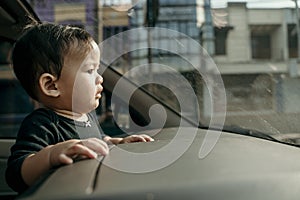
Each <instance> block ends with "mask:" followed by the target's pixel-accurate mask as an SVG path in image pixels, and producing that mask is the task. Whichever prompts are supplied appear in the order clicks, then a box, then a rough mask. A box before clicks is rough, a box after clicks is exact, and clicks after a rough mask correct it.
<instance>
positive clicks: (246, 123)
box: [0, 0, 300, 138]
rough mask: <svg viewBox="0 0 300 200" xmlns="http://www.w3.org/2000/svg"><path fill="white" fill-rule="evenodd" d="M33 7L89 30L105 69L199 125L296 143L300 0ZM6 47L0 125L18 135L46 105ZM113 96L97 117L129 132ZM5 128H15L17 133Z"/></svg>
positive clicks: (74, 0) (119, 1) (75, 0)
mask: <svg viewBox="0 0 300 200" xmlns="http://www.w3.org/2000/svg"><path fill="white" fill-rule="evenodd" d="M28 3H29V4H30V5H31V7H32V8H33V10H34V11H35V12H36V14H37V16H38V17H39V18H40V20H41V21H47V22H54V23H60V24H69V25H72V26H78V27H81V28H85V29H86V30H87V31H88V32H89V33H91V35H92V36H93V38H94V39H95V41H96V42H98V43H99V45H100V47H101V48H100V49H101V62H102V63H104V64H105V65H107V66H110V67H112V68H114V69H115V70H117V71H118V72H119V73H121V74H123V75H124V77H126V78H128V79H129V80H130V81H132V82H134V83H135V84H136V85H137V86H138V87H141V88H143V89H145V90H146V91H147V92H149V93H150V94H152V95H154V96H155V97H157V98H158V99H160V101H161V102H162V104H164V105H167V106H168V107H170V108H171V109H173V110H174V111H176V112H178V113H179V114H180V115H182V116H184V117H186V118H190V119H192V120H193V121H195V122H196V123H197V124H199V126H200V127H209V125H210V123H211V120H212V119H216V120H215V122H214V123H215V124H216V125H222V126H223V125H224V126H226V127H227V128H228V127H240V128H243V129H250V130H255V131H259V132H262V133H266V134H270V135H272V136H274V135H282V134H287V135H291V134H292V135H293V137H294V138H297V136H295V135H297V133H300V125H299V124H300V123H298V122H299V114H300V107H299V106H298V105H297V102H299V100H300V84H299V83H300V80H299V62H298V60H299V58H300V42H299V41H300V40H298V38H299V37H298V36H300V28H299V24H298V21H299V20H297V17H298V18H299V13H298V10H297V9H296V8H297V7H298V5H297V4H295V2H294V1H290V0H281V1H278V0H260V1H257V0H248V1H246V0H241V1H234V2H231V1H226V0H223V1H220V0H189V1H186V0H176V1H175V0H174V1H173V0H172V1H171V0H152V1H150V0H149V1H148V0H140V1H138V0H103V1H84V0H68V1H65V0H52V1H40V0H30V1H28ZM10 42H11V41H10ZM7 44H8V43H7V41H3V42H2V41H1V44H0V50H1V54H0V55H1V57H2V58H3V59H2V60H1V66H0V69H1V77H2V78H1V80H0V82H1V83H2V85H1V94H2V99H4V100H5V101H7V103H6V104H4V105H9V106H5V108H4V107H3V108H2V109H1V111H2V112H1V116H0V117H1V118H0V119H1V128H3V130H4V129H5V130H6V132H7V133H5V135H6V137H14V136H15V135H16V130H17V128H18V126H19V123H20V121H21V119H22V118H23V117H24V116H25V115H26V114H27V113H29V112H31V111H32V110H33V109H34V108H37V107H38V106H39V105H38V104H36V103H35V102H34V101H32V100H31V99H30V98H28V96H27V95H26V94H25V92H24V91H23V90H22V88H21V87H20V85H18V83H17V82H16V80H15V78H14V76H13V74H12V73H11V68H10V67H9V53H10V52H9V48H11V46H12V45H11V44H10V46H9V47H8V45H7ZM7 74H9V76H8V75H7ZM7 85H9V86H10V87H7ZM16 88H17V89H16ZM12 91H13V92H12ZM110 92H111V91H110ZM110 92H108V91H106V90H104V93H105V94H104V95H103V96H104V98H103V100H102V106H100V108H99V109H98V110H97V114H99V115H101V113H104V112H105V113H106V114H107V113H110V114H108V116H110V115H118V119H117V120H116V124H117V125H118V126H120V127H128V126H129V125H128V123H129V122H128V116H126V115H125V114H124V113H122V107H120V106H119V105H118V103H117V102H114V101H110V100H111V99H110V98H111V93H110ZM112 92H113V91H112ZM17 96H18V97H22V98H17ZM10 97H11V98H12V99H14V101H8V100H7V99H8V98H10ZM16 99H18V100H16ZM20 102H21V103H20ZM12 104H14V105H15V106H16V107H18V106H19V105H20V104H22V105H24V107H22V108H21V107H20V108H18V109H17V108H13V107H14V106H12ZM116 113H117V114H116ZM106 117H107V116H106ZM16 119H17V120H16ZM100 121H101V120H100ZM8 122H9V123H8ZM8 124H9V126H13V131H12V132H10V133H8V132H9V131H7V130H8V129H7V126H8Z"/></svg>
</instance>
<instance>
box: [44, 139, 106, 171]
mask: <svg viewBox="0 0 300 200" xmlns="http://www.w3.org/2000/svg"><path fill="white" fill-rule="evenodd" d="M108 152H109V148H108V146H107V144H106V143H105V142H104V141H102V140H100V139H98V138H89V139H85V140H76V139H73V140H68V141H65V142H61V143H57V144H55V145H53V146H51V147H50V156H49V159H50V160H49V162H50V165H51V166H57V165H60V164H71V163H73V159H75V158H77V157H87V158H97V155H98V154H101V155H104V156H105V155H107V154H108Z"/></svg>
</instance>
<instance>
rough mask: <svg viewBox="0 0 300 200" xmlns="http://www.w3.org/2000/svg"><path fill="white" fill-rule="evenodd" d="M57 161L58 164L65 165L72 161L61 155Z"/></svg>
mask: <svg viewBox="0 0 300 200" xmlns="http://www.w3.org/2000/svg"><path fill="white" fill-rule="evenodd" d="M58 161H59V163H61V164H65V165H68V164H72V163H73V159H72V158H70V157H68V156H67V155H66V154H63V153H62V154H60V155H59V156H58Z"/></svg>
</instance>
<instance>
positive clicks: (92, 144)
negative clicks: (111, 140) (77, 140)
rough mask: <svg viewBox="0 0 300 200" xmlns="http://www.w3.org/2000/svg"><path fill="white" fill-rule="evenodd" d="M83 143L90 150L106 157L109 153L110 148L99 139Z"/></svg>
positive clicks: (87, 140)
mask: <svg viewBox="0 0 300 200" xmlns="http://www.w3.org/2000/svg"><path fill="white" fill-rule="evenodd" d="M81 143H82V144H83V145H85V146H86V147H88V148H89V149H91V150H93V151H95V152H97V153H99V154H101V155H104V156H106V155H107V154H108V153H109V147H108V145H107V143H106V142H104V141H103V140H100V139H98V138H89V139H86V140H82V141H81Z"/></svg>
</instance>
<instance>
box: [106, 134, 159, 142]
mask: <svg viewBox="0 0 300 200" xmlns="http://www.w3.org/2000/svg"><path fill="white" fill-rule="evenodd" d="M104 141H105V142H107V143H113V144H121V143H131V142H152V141H154V139H153V138H152V137H150V136H148V135H145V134H142V135H130V136H127V137H125V138H112V137H109V136H105V137H104Z"/></svg>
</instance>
